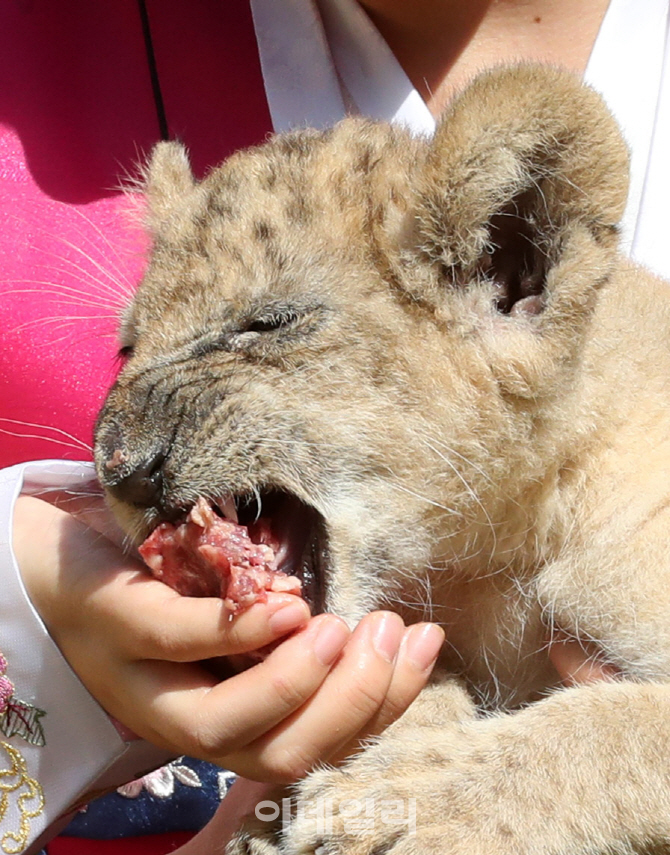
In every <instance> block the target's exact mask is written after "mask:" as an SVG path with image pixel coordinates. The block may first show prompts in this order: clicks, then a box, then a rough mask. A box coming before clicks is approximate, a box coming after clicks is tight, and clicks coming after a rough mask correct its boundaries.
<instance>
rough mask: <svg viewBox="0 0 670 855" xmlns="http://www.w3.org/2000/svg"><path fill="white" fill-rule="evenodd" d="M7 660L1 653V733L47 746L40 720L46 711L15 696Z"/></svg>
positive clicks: (32, 743) (33, 743)
mask: <svg viewBox="0 0 670 855" xmlns="http://www.w3.org/2000/svg"><path fill="white" fill-rule="evenodd" d="M6 671H7V660H6V659H5V657H4V656H3V655H2V653H0V733H3V734H4V735H5V736H7V737H10V736H20V737H21V739H25V741H26V742H29V743H30V744H31V745H38V746H41V745H45V744H46V740H45V737H44V728H43V727H42V722H41V721H40V719H41V718H42V717H43V716H45V715H46V713H45V711H44V710H41V709H39V707H36V706H33V704H29V703H27V702H26V701H22V700H20V699H19V698H17V697H15V695H14V684H13V683H12V681H11V680H10V679H9V677H7V675H6V673H5V672H6Z"/></svg>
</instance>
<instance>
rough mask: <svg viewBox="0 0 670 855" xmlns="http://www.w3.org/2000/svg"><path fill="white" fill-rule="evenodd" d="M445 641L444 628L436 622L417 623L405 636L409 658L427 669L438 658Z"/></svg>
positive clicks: (420, 668)
mask: <svg viewBox="0 0 670 855" xmlns="http://www.w3.org/2000/svg"><path fill="white" fill-rule="evenodd" d="M443 643H444V630H442V629H441V628H440V627H439V626H437V625H436V624H434V623H423V624H417V625H416V626H413V627H411V628H410V631H409V632H408V633H407V636H406V638H405V650H406V652H407V659H408V660H409V661H410V662H411V663H412V665H414V667H415V668H418V670H419V671H425V670H426V669H427V668H430V667H431V665H432V664H433V663H434V662H435V660H436V659H437V657H438V655H439V653H440V650H441V649H442V645H443Z"/></svg>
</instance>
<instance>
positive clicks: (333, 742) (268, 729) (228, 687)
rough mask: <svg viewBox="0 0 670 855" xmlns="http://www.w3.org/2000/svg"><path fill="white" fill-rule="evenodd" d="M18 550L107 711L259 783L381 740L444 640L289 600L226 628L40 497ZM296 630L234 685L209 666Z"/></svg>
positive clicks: (432, 632) (160, 741)
mask: <svg viewBox="0 0 670 855" xmlns="http://www.w3.org/2000/svg"><path fill="white" fill-rule="evenodd" d="M36 531H39V532H40V537H39V538H37V537H35V532H36ZM14 547H15V553H16V555H17V559H18V561H19V566H20V568H21V572H22V575H23V578H24V582H25V584H26V588H27V590H28V593H29V595H30V597H31V599H32V601H33V603H34V605H35V607H36V609H37V611H38V612H39V613H40V615H41V617H42V619H43V620H44V622H45V624H46V626H47V628H48V629H49V632H50V633H51V635H52V637H53V638H54V640H55V642H56V643H57V644H58V646H59V647H60V649H61V651H62V652H63V654H64V656H65V657H66V659H67V660H68V662H69V663H70V665H71V666H72V668H73V669H74V670H75V672H76V673H77V674H78V676H79V677H80V679H81V680H82V682H83V683H84V685H85V686H86V687H87V689H88V690H89V691H90V692H91V694H92V695H93V696H94V697H95V698H96V699H97V700H98V701H99V702H100V703H101V705H102V706H103V707H104V708H105V710H107V712H108V713H110V714H111V715H113V716H114V717H116V718H117V719H119V721H121V722H122V723H123V724H125V725H126V726H127V727H130V728H131V729H132V730H133V731H135V732H136V733H137V734H138V735H140V736H142V737H144V738H146V739H148V740H150V741H151V742H153V743H155V744H157V745H159V746H162V747H166V748H168V749H170V750H173V751H175V753H178V754H182V753H185V754H190V755H192V756H195V757H201V758H203V759H206V760H212V761H214V762H217V763H219V764H220V765H222V766H225V767H226V768H229V769H231V770H233V771H236V772H239V773H240V774H243V775H245V776H246V777H253V778H255V779H257V780H267V781H273V782H287V781H292V780H295V779H296V778H298V777H300V776H301V775H303V774H304V773H305V772H306V771H307V770H308V769H309V768H311V766H313V765H314V764H315V763H316V762H318V761H319V760H327V759H330V758H332V757H334V756H335V755H337V754H339V753H340V752H342V751H348V750H350V748H351V746H352V745H353V744H355V742H356V741H357V740H359V739H361V738H364V737H366V736H368V735H371V734H373V733H377V732H379V731H380V730H382V729H383V728H384V727H385V726H386V725H388V724H389V723H390V722H391V721H393V720H394V719H395V718H397V717H398V716H399V715H401V714H402V712H403V711H404V710H405V709H406V707H407V706H409V704H410V703H411V702H412V700H413V699H414V698H415V697H416V695H417V694H418V693H419V691H420V690H421V688H422V687H423V686H424V685H425V683H426V681H427V679H428V676H429V674H430V670H431V668H432V664H433V662H434V660H435V657H436V655H437V653H438V650H439V647H440V646H441V642H442V638H443V635H442V632H441V630H439V629H438V628H437V627H433V626H431V625H427V624H418V625H415V626H413V627H409V628H405V627H404V624H403V623H402V620H401V619H400V618H399V617H398V616H397V615H393V614H391V613H385V612H378V613H374V614H371V615H368V616H366V618H364V619H363V620H362V621H361V623H360V624H359V625H358V626H357V627H356V628H355V630H354V631H353V632H350V631H349V630H348V629H347V627H346V625H345V624H344V622H343V621H342V620H340V619H339V618H337V617H335V616H333V615H319V616H317V617H315V618H311V619H310V617H309V610H308V607H307V605H306V604H305V603H304V602H303V601H302V600H301V599H300V598H298V597H294V596H291V595H285V594H271V595H269V597H268V601H267V603H264V604H262V603H257V604H255V605H254V606H252V608H250V609H249V610H248V611H247V612H245V613H243V614H242V615H239V616H237V617H236V618H235V619H234V620H233V621H229V619H228V613H227V612H226V610H225V607H224V605H223V602H222V600H220V599H218V598H201V599H195V598H190V597H181V596H179V595H178V594H177V593H176V592H174V591H172V590H171V589H170V588H168V587H166V586H165V585H163V584H162V583H161V582H158V581H157V580H155V579H153V578H151V577H150V576H149V574H148V573H147V572H146V571H145V569H144V568H143V565H141V564H140V563H139V562H137V561H135V560H134V559H132V558H130V557H127V556H124V555H123V554H122V553H121V552H120V551H119V549H118V548H117V547H116V546H115V545H114V544H113V543H112V542H111V541H110V540H108V539H107V538H105V537H103V536H101V535H100V534H98V533H97V532H96V531H94V530H93V529H91V528H90V527H89V526H86V525H84V524H83V523H82V522H80V521H79V520H77V519H75V518H74V517H73V516H72V515H71V514H70V513H67V512H66V511H64V510H63V509H62V508H59V507H57V506H55V505H52V504H50V503H46V502H44V501H42V500H40V499H36V498H33V497H27V496H24V497H21V498H20V499H19V500H18V502H17V506H16V513H15V521H14ZM288 633H292V634H291V635H290V636H289V637H287V638H286V640H285V641H283V642H282V643H281V644H279V645H278V646H277V647H276V649H275V650H273V652H272V653H271V654H270V655H269V656H268V657H267V659H265V661H263V662H260V663H259V664H257V665H255V666H253V667H252V668H250V669H248V670H246V671H244V672H242V673H240V674H237V675H235V676H233V677H230V678H229V679H227V680H224V681H219V680H218V679H217V678H216V677H215V676H214V675H213V674H212V673H211V672H210V671H209V670H208V669H207V668H206V667H205V666H204V665H203V664H202V661H201V660H205V659H210V658H214V657H220V656H230V655H233V654H238V653H246V652H249V651H252V650H256V649H258V648H260V647H263V646H265V645H266V644H268V643H270V642H272V641H275V640H277V639H280V638H282V637H283V636H285V635H287V634H288Z"/></svg>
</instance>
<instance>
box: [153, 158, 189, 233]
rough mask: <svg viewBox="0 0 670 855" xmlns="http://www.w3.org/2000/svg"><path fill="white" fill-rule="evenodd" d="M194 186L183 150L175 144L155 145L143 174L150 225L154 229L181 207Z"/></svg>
mask: <svg viewBox="0 0 670 855" xmlns="http://www.w3.org/2000/svg"><path fill="white" fill-rule="evenodd" d="M195 183H196V182H195V178H194V177H193V172H192V171H191V164H190V162H189V159H188V153H187V151H186V148H185V147H184V146H183V145H182V144H181V143H178V142H159V143H158V144H157V145H156V146H155V147H154V149H153V151H152V153H151V157H150V158H149V162H148V164H147V167H146V172H145V182H144V186H145V192H146V197H147V200H148V204H149V219H150V224H151V225H152V226H153V227H154V228H155V227H156V226H157V225H158V224H159V223H161V222H162V221H164V220H166V219H167V218H168V217H170V215H171V214H173V213H174V212H175V211H176V210H178V209H179V208H180V207H181V206H183V204H184V197H185V195H186V194H187V193H188V192H189V191H190V190H192V189H193V187H194V186H195Z"/></svg>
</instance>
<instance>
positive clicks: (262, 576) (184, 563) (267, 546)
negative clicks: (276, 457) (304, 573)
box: [139, 498, 301, 614]
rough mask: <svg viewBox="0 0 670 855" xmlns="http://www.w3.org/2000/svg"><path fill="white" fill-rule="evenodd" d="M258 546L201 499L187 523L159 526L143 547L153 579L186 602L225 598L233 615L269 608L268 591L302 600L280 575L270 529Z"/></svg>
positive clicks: (296, 585)
mask: <svg viewBox="0 0 670 855" xmlns="http://www.w3.org/2000/svg"><path fill="white" fill-rule="evenodd" d="M260 522H261V521H259V523H257V524H256V526H255V527H258V528H261V529H263V530H262V532H261V533H260V534H259V535H258V536H257V539H261V540H262V541H264V542H260V543H254V542H252V540H251V538H250V536H249V529H248V528H247V526H244V525H238V523H235V522H233V521H232V520H229V519H223V518H221V517H220V516H218V515H217V514H216V513H214V511H213V510H212V508H211V506H210V505H209V504H208V502H206V501H205V499H203V498H200V499H198V501H197V502H196V504H195V506H194V507H193V509H192V510H191V512H190V513H189V515H188V517H187V518H186V521H185V522H183V523H180V524H179V525H174V524H173V523H169V522H165V523H161V524H160V525H159V526H158V527H157V528H156V529H154V531H153V532H152V533H151V534H150V535H149V537H147V539H146V540H145V541H144V543H142V545H141V546H140V547H139V553H140V555H141V556H142V558H143V559H144V562H145V563H146V565H147V566H148V567H149V569H150V570H151V572H152V573H153V575H154V576H155V577H156V578H157V579H160V580H161V581H162V582H165V584H166V585H169V586H170V587H171V588H174V589H175V591H178V592H179V593H180V594H182V595H183V596H186V597H222V598H223V599H224V601H225V604H226V607H227V608H228V609H229V610H230V612H231V613H232V614H239V613H240V612H243V611H245V610H246V609H248V608H249V607H250V606H252V605H253V604H254V603H256V602H265V601H266V600H267V592H268V591H276V592H286V593H289V594H297V595H298V596H300V589H301V582H300V579H298V578H297V577H295V576H287V575H286V573H282V572H281V571H280V570H277V562H276V557H275V552H276V550H277V548H278V544H277V543H273V542H272V537H271V534H270V531H269V527H268V526H267V525H266V526H264V527H263V526H261V525H260Z"/></svg>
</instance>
